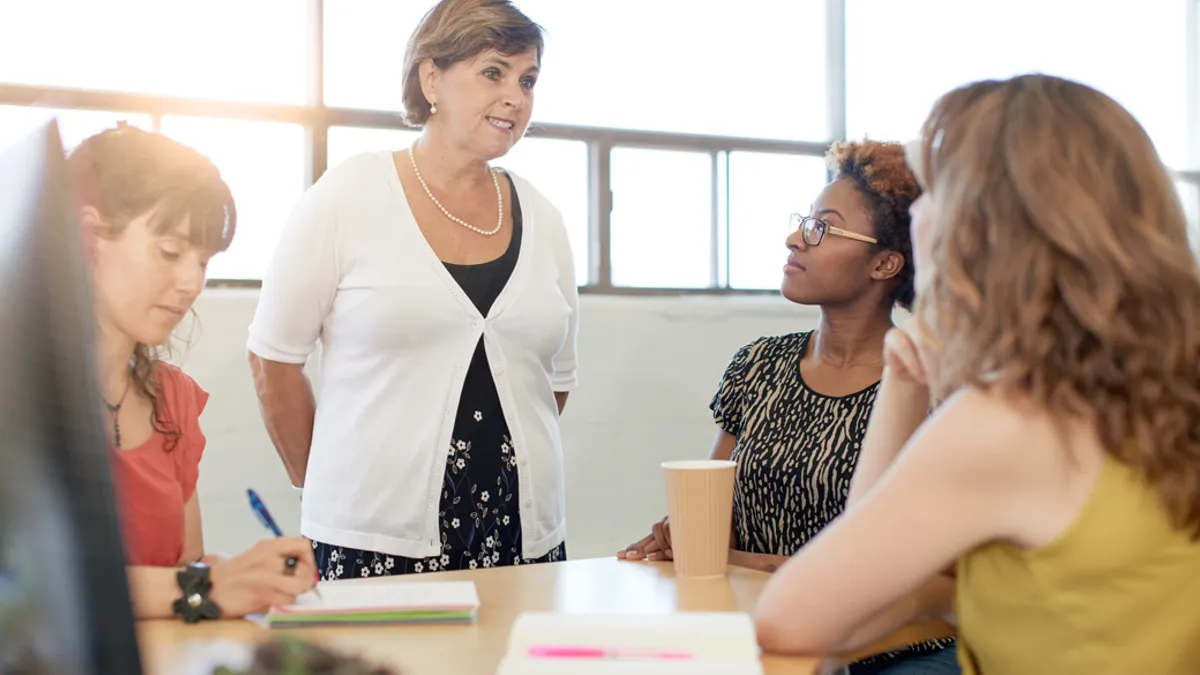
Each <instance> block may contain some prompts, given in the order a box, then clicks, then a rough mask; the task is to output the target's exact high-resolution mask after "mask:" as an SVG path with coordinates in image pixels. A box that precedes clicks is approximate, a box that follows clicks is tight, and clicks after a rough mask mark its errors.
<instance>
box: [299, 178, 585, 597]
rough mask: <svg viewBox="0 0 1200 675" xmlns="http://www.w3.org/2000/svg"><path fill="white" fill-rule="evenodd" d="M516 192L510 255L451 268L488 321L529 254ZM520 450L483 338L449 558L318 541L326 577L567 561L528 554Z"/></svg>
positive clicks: (457, 476)
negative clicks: (523, 533)
mask: <svg viewBox="0 0 1200 675" xmlns="http://www.w3.org/2000/svg"><path fill="white" fill-rule="evenodd" d="M509 193H510V194H511V199H512V213H513V233H512V241H511V243H510V244H509V245H508V249H507V250H505V252H504V254H503V255H501V256H500V257H499V258H497V259H495V260H492V261H490V262H486V263H482V264H479V265H454V264H450V263H445V265H446V269H447V270H448V271H449V272H450V275H451V276H453V277H454V280H455V281H457V282H458V285H459V286H460V287H462V289H463V291H464V292H465V293H466V294H467V296H468V297H469V298H471V302H473V303H475V306H476V307H477V308H479V312H480V313H481V314H483V315H484V316H487V314H488V312H489V311H490V310H491V308H492V304H493V303H494V302H495V301H496V298H497V297H498V296H499V295H500V291H502V290H503V289H504V286H505V284H507V283H508V279H509V277H510V276H512V272H513V269H514V268H515V267H516V264H517V256H518V254H519V252H520V250H521V235H522V223H521V220H522V219H521V205H520V203H519V202H518V200H517V191H516V188H515V187H513V186H512V183H511V181H510V182H509ZM516 453H517V448H516V447H515V446H514V445H513V442H512V435H511V434H510V433H509V430H508V423H507V422H506V421H505V419H504V411H503V410H502V409H501V407H500V396H499V394H498V393H497V392H496V383H495V382H494V381H493V380H492V373H491V368H490V367H489V365H488V359H487V350H486V349H485V348H484V343H483V339H482V338H480V340H479V344H478V345H477V346H476V347H475V354H474V356H472V358H471V365H470V366H469V367H468V369H467V376H466V380H465V381H464V382H463V391H462V396H461V397H460V399H459V402H458V414H457V417H456V418H455V422H454V434H453V436H452V437H451V439H450V450H449V453H448V454H447V457H446V472H445V477H444V479H443V482H442V496H441V506H440V509H439V518H440V519H441V536H442V551H441V553H440V554H439V555H437V556H434V557H430V558H405V557H401V556H395V555H389V554H387V553H379V552H376V551H363V550H360V549H354V548H348V547H345V546H336V545H333V544H326V543H322V542H318V541H314V542H313V554H314V555H315V557H316V562H317V569H318V570H319V571H320V573H321V578H322V579H324V580H327V581H328V580H333V579H350V578H355V577H374V576H388V575H392V574H414V573H421V572H437V571H440V570H462V569H478V568H481V567H498V566H502V565H527V564H531V563H543V562H556V561H560V560H566V558H567V550H566V543H565V542H564V543H561V544H559V545H558V546H557V547H555V548H554V549H552V550H551V551H550V552H549V553H547V554H546V555H544V556H542V557H540V558H533V559H530V558H525V557H522V556H521V514H520V507H519V506H518V504H520V495H519V494H518V491H519V488H518V486H517V457H516Z"/></svg>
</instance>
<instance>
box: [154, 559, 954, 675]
mask: <svg viewBox="0 0 1200 675" xmlns="http://www.w3.org/2000/svg"><path fill="white" fill-rule="evenodd" d="M768 578H769V576H768V575H767V574H765V573H762V572H757V571H754V570H747V569H743V568H738V567H731V568H730V569H729V575H728V576H727V577H726V578H723V579H715V580H687V579H675V575H674V571H673V569H672V567H671V565H670V564H669V563H647V562H629V561H619V560H616V559H615V558H596V559H591V560H577V561H570V562H562V563H547V564H541V565H528V566H517V567H498V568H494V569H481V570H471V571H460V572H439V573H435V574H422V575H409V576H396V577H393V579H395V581H396V583H405V582H406V581H410V580H430V579H438V580H451V579H461V580H468V579H469V580H472V581H474V582H475V586H476V589H477V591H478V593H479V599H480V602H481V605H480V609H479V619H478V621H477V622H475V623H472V624H455V625H422V626H411V625H410V626H371V627H334V628H328V627H312V628H294V629H273V630H268V629H264V628H261V627H259V626H258V625H257V624H254V623H251V622H249V621H241V620H230V621H212V622H201V623H199V624H195V625H191V626H189V625H185V624H183V623H182V622H180V621H178V620H160V621H141V622H139V623H138V638H139V641H140V643H141V650H142V660H143V662H144V664H145V668H146V672H147V673H148V675H167V674H168V673H169V674H171V675H181V674H184V673H188V672H190V671H188V670H187V668H186V664H187V662H189V661H192V660H193V659H194V656H193V655H190V654H189V650H191V649H195V648H201V649H205V648H206V649H209V650H213V649H215V647H214V644H213V641H228V642H232V643H238V644H254V643H257V642H261V641H263V640H266V639H268V638H269V637H272V636H274V635H278V634H281V633H292V634H295V635H298V636H300V637H303V638H305V639H308V640H311V641H313V642H317V643H320V644H322V645H325V646H327V647H330V648H333V649H337V650H341V651H345V652H350V653H355V654H359V655H361V656H363V657H365V658H367V659H368V660H371V661H373V662H376V663H386V664H389V665H392V666H394V667H395V668H396V669H397V670H398V671H399V673H400V675H433V674H435V673H436V674H439V675H441V674H443V673H453V674H454V675H494V673H495V672H496V668H497V665H498V664H499V661H500V659H501V657H503V656H504V653H505V651H506V648H507V645H508V633H509V628H510V626H511V625H512V624H513V622H514V621H515V620H516V618H517V616H518V615H519V614H520V613H522V612H526V611H558V612H566V613H572V614H604V613H628V614H670V613H673V612H691V611H730V610H741V611H746V612H752V611H753V610H754V605H755V602H756V601H757V600H758V596H759V594H760V593H761V592H762V589H763V586H764V585H765V584H766V581H767V579H768ZM347 583H352V582H347ZM948 634H950V633H949V628H948V627H947V626H946V624H941V623H940V622H939V623H937V624H927V625H917V626H910V627H908V628H905V629H904V630H902V631H900V632H899V633H897V634H896V635H893V636H890V637H889V639H887V640H885V641H883V642H881V643H879V644H877V645H873V646H872V648H871V649H870V650H867V651H866V652H865V653H864V654H860V655H856V658H861V656H863V655H865V654H867V653H878V652H880V651H886V650H888V649H892V648H895V647H898V646H902V645H906V644H911V643H913V642H918V641H920V640H925V639H929V638H932V637H944V636H945V635H948ZM822 665H823V664H822V662H821V660H820V659H816V658H806V657H776V656H765V657H764V658H763V666H764V670H765V671H766V674H767V675H801V674H803V675H812V674H813V673H817V672H819V671H820V670H823V668H822ZM825 665H828V664H825ZM210 672H211V671H210Z"/></svg>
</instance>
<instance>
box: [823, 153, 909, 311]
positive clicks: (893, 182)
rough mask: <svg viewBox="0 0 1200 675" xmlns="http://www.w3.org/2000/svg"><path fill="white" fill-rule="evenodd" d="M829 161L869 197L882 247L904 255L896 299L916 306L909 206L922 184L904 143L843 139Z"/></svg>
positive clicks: (840, 175) (837, 174) (828, 156)
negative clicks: (844, 140)
mask: <svg viewBox="0 0 1200 675" xmlns="http://www.w3.org/2000/svg"><path fill="white" fill-rule="evenodd" d="M825 161H826V162H827V163H828V165H829V169H830V171H832V172H833V174H834V179H835V180H836V179H838V178H849V179H851V180H853V181H854V183H855V185H857V186H858V189H859V192H861V193H862V194H863V196H865V197H866V198H867V202H868V205H869V207H870V211H871V219H872V220H873V221H874V225H875V238H876V239H878V240H879V243H878V244H877V246H878V248H879V249H882V250H887V251H895V252H897V253H899V254H900V255H902V256H904V268H903V269H902V270H900V274H899V277H898V279H899V284H898V285H897V286H896V290H895V291H893V292H892V301H893V302H894V303H895V304H897V305H900V306H901V307H903V308H904V309H906V310H907V309H912V304H913V299H914V295H915V290H914V286H913V280H914V279H915V276H916V269H915V267H914V265H913V255H912V239H911V238H910V237H909V226H910V225H911V224H912V217H911V216H910V215H909V213H908V207H909V206H911V205H912V203H913V202H914V201H916V200H917V197H920V196H921V187H920V185H919V184H918V183H917V178H916V176H914V175H913V172H912V170H911V169H909V167H908V164H907V163H906V161H905V157H904V146H902V145H901V144H899V143H888V142H883V141H870V140H866V139H864V140H862V141H861V142H848V143H840V142H839V143H834V144H833V145H831V146H830V147H829V151H828V152H827V153H826V154H825Z"/></svg>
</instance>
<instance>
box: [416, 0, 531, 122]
mask: <svg viewBox="0 0 1200 675" xmlns="http://www.w3.org/2000/svg"><path fill="white" fill-rule="evenodd" d="M530 48H533V49H536V50H537V60H538V64H539V65H541V62H542V51H543V49H545V41H544V39H543V37H542V27H541V26H539V25H537V24H536V23H534V22H533V21H530V20H529V17H527V16H525V15H524V14H523V13H521V10H519V9H517V8H516V7H515V6H514V5H513V4H512V2H511V1H510V0H442V1H441V2H439V3H438V4H437V5H434V7H433V9H431V10H429V12H428V13H427V14H425V18H423V19H421V23H420V24H419V25H418V26H417V28H416V30H414V31H413V34H412V37H410V38H409V39H408V47H407V49H405V52H404V121H405V122H407V123H408V124H411V125H413V126H421V125H423V124H425V123H426V122H427V121H429V101H427V100H425V93H424V92H423V91H421V75H420V69H421V63H423V62H424V61H425V60H426V59H431V60H432V61H433V63H434V65H436V66H437V67H438V68H440V69H442V70H445V69H446V68H449V67H450V66H452V65H454V64H456V63H458V62H460V61H466V60H467V59H470V58H473V57H474V56H476V55H477V54H479V53H481V52H484V51H487V50H489V49H495V50H496V51H498V52H500V53H501V54H504V55H505V56H511V55H513V54H520V53H521V52H524V51H526V50H528V49H530Z"/></svg>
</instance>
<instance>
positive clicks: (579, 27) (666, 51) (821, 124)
mask: <svg viewBox="0 0 1200 675" xmlns="http://www.w3.org/2000/svg"><path fill="white" fill-rule="evenodd" d="M520 7H521V9H522V10H523V11H524V12H525V13H526V14H528V15H529V17H530V18H531V19H533V20H534V21H536V22H538V23H539V24H541V25H542V26H544V27H545V28H546V31H547V33H548V35H547V39H546V56H545V60H544V62H543V64H542V76H541V78H539V80H538V85H537V94H538V96H537V106H536V108H535V109H534V115H533V116H534V119H536V120H539V121H542V122H557V123H562V124H580V125H591V126H601V127H618V128H630V129H649V130H655V131H675V132H684V133H697V134H719V135H731V136H747V137H755V138H782V139H808V140H816V139H825V138H827V137H828V134H829V131H828V124H827V119H826V118H827V115H826V109H825V108H826V106H825V3H824V2H816V1H810V2H778V1H777V0H742V1H741V2H739V3H738V4H737V7H736V9H734V8H728V7H726V8H713V9H709V11H702V10H700V9H699V8H698V7H697V5H696V3H695V2H691V1H690V0H654V1H653V2H646V0H609V1H608V2H606V3H604V5H603V9H602V11H591V12H582V11H580V10H579V5H578V3H574V2H563V0H523V1H522V2H521V3H520ZM706 9H707V8H706ZM764 17H769V20H764ZM889 43H890V44H892V45H895V38H894V37H891V38H889Z"/></svg>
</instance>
